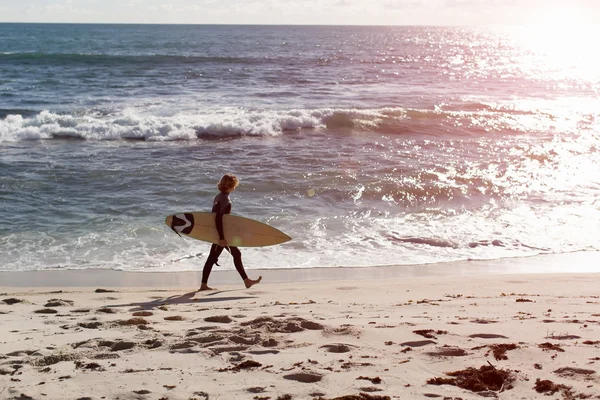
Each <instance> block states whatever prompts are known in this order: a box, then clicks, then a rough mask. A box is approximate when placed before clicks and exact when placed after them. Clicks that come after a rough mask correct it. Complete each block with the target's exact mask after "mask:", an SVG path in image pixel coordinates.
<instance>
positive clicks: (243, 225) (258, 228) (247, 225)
mask: <svg viewBox="0 0 600 400" xmlns="http://www.w3.org/2000/svg"><path fill="white" fill-rule="evenodd" d="M165 223H166V224H167V226H168V227H169V228H171V229H173V231H175V232H176V233H178V234H181V235H186V236H188V237H191V238H194V239H198V240H203V241H205V242H210V243H215V244H218V243H219V232H217V228H216V226H215V213H214V212H188V213H181V214H175V215H169V216H168V217H167V219H166V220H165ZM223 233H224V234H225V240H227V244H228V245H229V246H235V247H261V246H271V245H274V244H280V243H284V242H287V241H288V240H292V238H291V237H289V236H288V235H286V234H285V233H283V232H281V231H280V230H279V229H276V228H273V227H272V226H270V225H267V224H265V223H263V222H260V221H256V220H253V219H250V218H244V217H239V216H236V215H230V214H225V215H224V216H223Z"/></svg>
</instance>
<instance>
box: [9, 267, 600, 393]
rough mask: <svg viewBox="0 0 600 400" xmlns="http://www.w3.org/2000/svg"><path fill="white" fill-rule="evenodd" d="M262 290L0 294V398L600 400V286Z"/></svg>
mask: <svg viewBox="0 0 600 400" xmlns="http://www.w3.org/2000/svg"><path fill="white" fill-rule="evenodd" d="M65 274H67V276H68V272H67V273H65ZM251 275H254V274H251ZM67 281H68V280H67ZM265 281H266V282H265ZM265 281H263V282H264V283H261V284H260V285H258V286H256V287H253V288H251V289H244V288H243V287H242V285H241V284H240V283H238V284H227V285H219V286H218V289H219V290H215V291H212V292H195V286H194V287H187V288H185V287H181V286H178V285H176V286H174V287H171V288H164V287H156V286H155V287H148V288H139V287H138V288H135V287H130V288H123V287H116V286H118V285H115V286H113V287H77V286H76V285H72V286H71V287H55V288H49V287H46V288H36V289H24V288H23V287H4V288H0V399H20V400H24V399H36V400H38V399H73V400H75V399H154V400H158V399H162V400H166V399H169V400H177V399H183V400H188V399H198V400H204V399H212V400H215V399H220V400H225V399H272V400H277V399H282V400H283V399H344V400H351V399H360V400H367V399H427V398H430V399H436V398H437V399H440V400H442V399H465V400H466V399H480V398H482V396H485V397H491V398H499V399H576V398H597V399H600V371H599V369H600V368H599V366H600V298H599V295H600V289H599V288H600V274H590V273H582V274H546V275H542V274H518V275H484V276H446V277H439V276H430V277H407V278H389V279H369V280H348V281H344V280H326V281H320V282H301V283H299V284H292V283H269V282H268V279H265ZM0 286H2V284H1V283H0ZM158 286H160V285H158ZM97 289H105V290H108V291H104V290H97ZM460 371H462V372H460ZM452 372H454V373H453V374H452V375H449V373H452ZM457 385H458V386H457ZM459 386H462V387H459Z"/></svg>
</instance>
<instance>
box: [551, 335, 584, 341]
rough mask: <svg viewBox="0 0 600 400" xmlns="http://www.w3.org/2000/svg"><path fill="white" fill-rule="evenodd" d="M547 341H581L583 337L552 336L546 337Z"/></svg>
mask: <svg viewBox="0 0 600 400" xmlns="http://www.w3.org/2000/svg"><path fill="white" fill-rule="evenodd" d="M545 339H554V340H575V339H581V336H577V335H558V336H555V335H550V336H546V338H545Z"/></svg>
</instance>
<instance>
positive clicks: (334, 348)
mask: <svg viewBox="0 0 600 400" xmlns="http://www.w3.org/2000/svg"><path fill="white" fill-rule="evenodd" d="M321 348H322V349H326V350H327V351H328V352H330V353H348V352H349V351H351V350H352V349H356V348H357V347H356V346H353V345H351V344H344V343H333V344H326V345H324V346H321Z"/></svg>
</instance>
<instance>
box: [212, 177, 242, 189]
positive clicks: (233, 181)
mask: <svg viewBox="0 0 600 400" xmlns="http://www.w3.org/2000/svg"><path fill="white" fill-rule="evenodd" d="M239 184H240V181H239V179H238V178H237V176H235V175H233V174H225V175H223V177H222V178H221V180H220V181H219V183H218V184H217V187H218V188H219V191H221V192H226V191H227V190H230V189H233V188H235V187H236V186H237V185H239Z"/></svg>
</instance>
